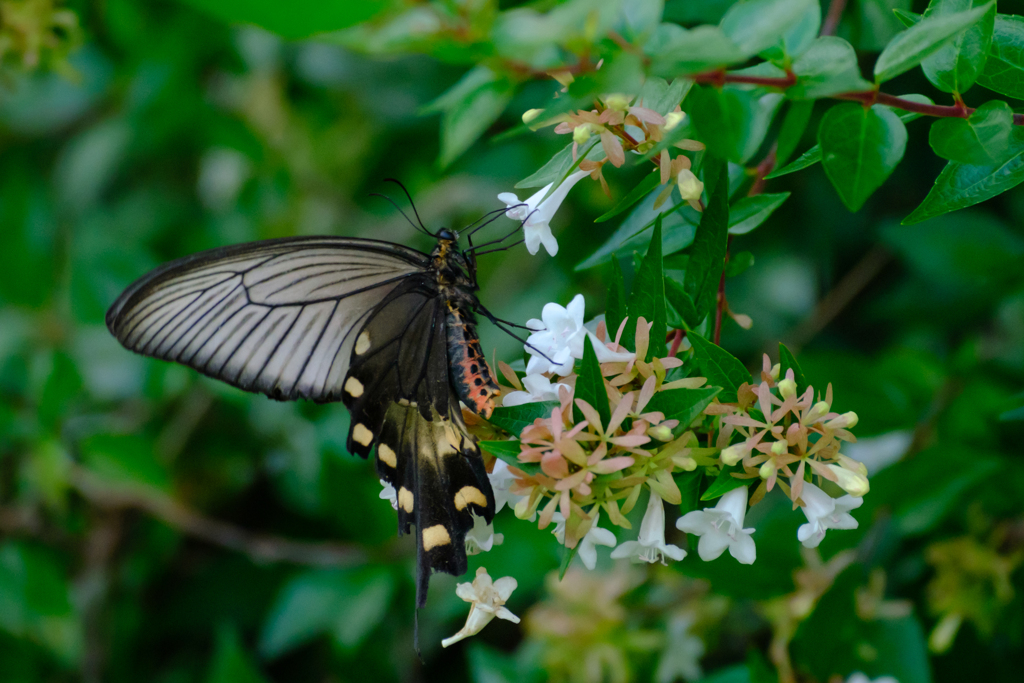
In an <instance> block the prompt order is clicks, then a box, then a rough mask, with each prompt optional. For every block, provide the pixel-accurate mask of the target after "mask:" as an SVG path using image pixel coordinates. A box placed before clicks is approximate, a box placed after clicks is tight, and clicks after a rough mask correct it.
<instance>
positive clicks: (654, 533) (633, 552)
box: [612, 491, 686, 564]
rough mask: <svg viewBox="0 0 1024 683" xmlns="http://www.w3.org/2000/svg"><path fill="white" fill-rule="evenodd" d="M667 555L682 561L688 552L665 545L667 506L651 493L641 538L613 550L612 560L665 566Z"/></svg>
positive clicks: (642, 524)
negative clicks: (657, 563) (625, 559)
mask: <svg viewBox="0 0 1024 683" xmlns="http://www.w3.org/2000/svg"><path fill="white" fill-rule="evenodd" d="M665 555H668V556H669V557H671V558H672V559H673V560H681V559H683V558H684V557H686V551H685V550H683V549H682V548H678V547H676V546H674V545H666V544H665V505H664V503H662V502H661V496H659V495H658V494H657V493H655V492H654V491H651V499H650V500H649V501H648V502H647V512H645V513H644V519H643V521H642V522H640V537H639V538H638V539H637V540H635V541H626V542H625V543H623V544H622V545H620V546H619V547H618V548H616V549H615V550H613V551H612V558H613V559H618V558H620V557H628V558H630V559H631V560H632V561H633V562H652V563H653V562H659V561H660V562H661V563H662V564H665Z"/></svg>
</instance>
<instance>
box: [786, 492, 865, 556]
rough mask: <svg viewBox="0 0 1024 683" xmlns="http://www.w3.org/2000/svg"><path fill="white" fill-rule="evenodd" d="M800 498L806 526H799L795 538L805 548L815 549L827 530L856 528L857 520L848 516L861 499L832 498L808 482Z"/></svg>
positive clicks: (850, 497) (862, 500)
mask: <svg viewBox="0 0 1024 683" xmlns="http://www.w3.org/2000/svg"><path fill="white" fill-rule="evenodd" d="M800 498H802V499H803V501H804V507H803V511H804V515H805V516H806V517H807V524H802V525H800V528H799V529H797V532H796V537H797V539H798V540H799V541H800V542H801V543H803V544H804V547H805V548H817V547H818V544H819V543H821V539H823V538H825V531H826V530H828V529H856V528H857V520H855V519H854V518H853V517H852V516H851V515H850V510H855V509H857V508H859V507H860V506H861V503H863V502H864V499H863V498H854V497H853V496H849V495H847V496H843V497H842V498H833V497H832V496H830V495H828V494H827V493H825V492H824V491H822V490H821V489H819V488H818V487H817V486H815V485H814V484H811V483H810V482H804V487H803V490H802V491H801V492H800Z"/></svg>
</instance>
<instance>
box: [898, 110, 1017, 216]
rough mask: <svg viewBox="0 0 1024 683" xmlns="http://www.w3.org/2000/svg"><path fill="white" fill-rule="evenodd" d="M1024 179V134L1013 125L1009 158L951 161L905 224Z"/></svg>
mask: <svg viewBox="0 0 1024 683" xmlns="http://www.w3.org/2000/svg"><path fill="white" fill-rule="evenodd" d="M1021 181H1024V134H1021V132H1020V131H1019V130H1018V129H1017V127H1014V129H1013V131H1012V133H1011V149H1010V154H1009V156H1008V158H1007V159H1006V160H1005V161H1003V162H1001V163H997V164H981V165H973V164H961V163H957V162H956V161H951V162H949V163H948V164H946V167H945V168H944V169H942V173H940V174H939V177H938V178H936V180H935V185H934V186H933V187H932V189H931V190H930V191H929V192H928V196H927V197H925V198H924V201H923V202H921V205H920V206H918V207H917V208H916V209H914V211H913V213H911V214H910V215H909V216H907V217H906V218H904V219H903V224H904V225H909V224H911V223H920V222H921V221H924V220H928V219H929V218H934V217H935V216H941V215H942V214H944V213H949V212H950V211H956V210H957V209H963V208H965V207H968V206H973V205H975V204H977V203H979V202H983V201H985V200H986V199H991V198H992V197H995V196H996V195H998V194H1001V193H1003V192H1006V191H1007V190H1009V189H1011V188H1013V187H1016V186H1017V185H1019V184H1020V182H1021Z"/></svg>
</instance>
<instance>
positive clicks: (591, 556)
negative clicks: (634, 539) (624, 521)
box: [551, 512, 615, 569]
mask: <svg viewBox="0 0 1024 683" xmlns="http://www.w3.org/2000/svg"><path fill="white" fill-rule="evenodd" d="M551 521H552V522H555V528H554V529H552V530H551V533H553V534H554V535H555V538H557V539H558V542H559V543H561V544H563V545H564V544H565V517H563V516H562V513H561V512H555V514H553V515H552V516H551ZM600 521H601V513H600V512H598V513H596V515H595V517H594V523H593V524H592V525H591V526H590V531H588V532H587V533H586V535H584V536H583V538H581V539H580V544H579V545H578V546H577V548H579V549H578V550H577V551H576V554H577V555H579V557H580V560H582V561H583V566H584V567H586V568H587V569H593V568H594V567H596V566H597V546H599V545H603V546H607V547H609V548H614V547H615V534H613V533H612V532H611V531H609V530H608V529H602V528H601V527H599V526H598V522H600Z"/></svg>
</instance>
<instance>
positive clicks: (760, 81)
mask: <svg viewBox="0 0 1024 683" xmlns="http://www.w3.org/2000/svg"><path fill="white" fill-rule="evenodd" d="M690 78H691V79H693V81H694V82H695V83H710V84H712V85H714V86H716V87H721V86H723V85H725V84H726V83H745V84H747V85H763V86H766V87H769V88H783V89H784V88H790V87H792V86H794V85H796V74H795V73H793V72H792V71H787V72H786V75H785V76H784V77H782V78H777V77H775V76H748V75H746V74H731V73H728V72H726V71H725V69H714V70H712V71H703V72H701V73H699V74H694V75H693V76H690Z"/></svg>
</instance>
